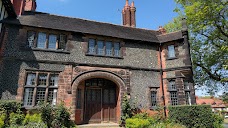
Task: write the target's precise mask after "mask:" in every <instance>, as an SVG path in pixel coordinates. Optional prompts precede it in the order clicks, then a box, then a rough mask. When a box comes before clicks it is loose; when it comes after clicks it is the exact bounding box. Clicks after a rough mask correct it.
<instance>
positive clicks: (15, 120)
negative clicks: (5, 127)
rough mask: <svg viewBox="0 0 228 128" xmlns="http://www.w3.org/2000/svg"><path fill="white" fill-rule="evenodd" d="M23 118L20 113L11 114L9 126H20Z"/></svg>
mask: <svg viewBox="0 0 228 128" xmlns="http://www.w3.org/2000/svg"><path fill="white" fill-rule="evenodd" d="M24 118H25V116H24V114H21V113H13V112H12V113H11V114H10V121H9V122H10V125H21V124H22V122H23V120H24Z"/></svg>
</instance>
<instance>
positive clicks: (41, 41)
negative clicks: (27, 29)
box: [37, 32, 46, 48]
mask: <svg viewBox="0 0 228 128" xmlns="http://www.w3.org/2000/svg"><path fill="white" fill-rule="evenodd" d="M45 43H46V34H45V33H42V32H40V33H39V34H38V41H37V48H46V46H45V45H46V44H45Z"/></svg>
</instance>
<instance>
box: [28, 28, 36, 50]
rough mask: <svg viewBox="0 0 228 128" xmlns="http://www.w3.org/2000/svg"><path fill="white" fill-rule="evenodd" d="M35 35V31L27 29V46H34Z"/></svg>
mask: <svg viewBox="0 0 228 128" xmlns="http://www.w3.org/2000/svg"><path fill="white" fill-rule="evenodd" d="M35 35H36V32H33V31H29V32H28V38H27V39H28V46H29V47H34V40H35Z"/></svg>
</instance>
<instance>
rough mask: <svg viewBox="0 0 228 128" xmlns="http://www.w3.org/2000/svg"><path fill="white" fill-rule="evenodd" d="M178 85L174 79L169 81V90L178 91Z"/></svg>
mask: <svg viewBox="0 0 228 128" xmlns="http://www.w3.org/2000/svg"><path fill="white" fill-rule="evenodd" d="M176 90H177V87H176V83H175V81H174V80H172V81H170V82H169V91H176Z"/></svg>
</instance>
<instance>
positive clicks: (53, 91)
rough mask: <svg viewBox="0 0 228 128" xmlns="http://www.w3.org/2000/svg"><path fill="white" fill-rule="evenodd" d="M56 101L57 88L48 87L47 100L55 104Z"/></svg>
mask: <svg viewBox="0 0 228 128" xmlns="http://www.w3.org/2000/svg"><path fill="white" fill-rule="evenodd" d="M56 101H57V89H48V102H49V103H51V104H52V105H56Z"/></svg>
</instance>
